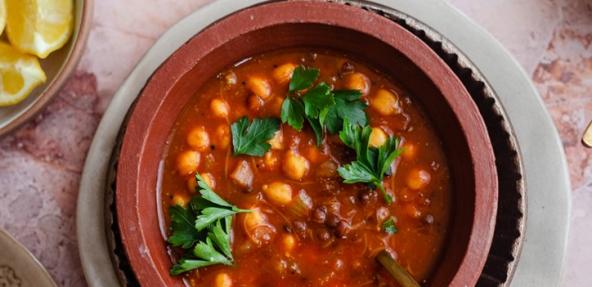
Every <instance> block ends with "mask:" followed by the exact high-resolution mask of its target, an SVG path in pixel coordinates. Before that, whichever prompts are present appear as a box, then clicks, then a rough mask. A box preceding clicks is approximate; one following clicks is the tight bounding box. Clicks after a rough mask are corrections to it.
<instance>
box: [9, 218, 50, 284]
mask: <svg viewBox="0 0 592 287" xmlns="http://www.w3.org/2000/svg"><path fill="white" fill-rule="evenodd" d="M2 240H6V241H8V242H9V244H13V245H15V246H17V247H18V248H19V249H18V252H19V254H21V255H23V256H25V257H26V258H27V259H26V260H27V261H28V263H29V264H31V265H32V266H35V267H37V268H36V269H37V271H38V272H39V273H38V274H39V275H40V276H42V277H43V278H44V279H45V280H44V281H45V283H47V286H52V287H54V286H55V287H57V286H58V285H57V284H56V282H55V280H53V278H52V277H51V275H50V274H49V272H47V269H45V267H44V266H43V264H41V262H39V260H38V259H37V257H35V255H33V253H31V251H29V249H27V248H26V247H25V246H24V245H23V244H22V243H20V242H19V241H18V240H16V238H14V237H13V236H12V234H10V233H8V231H6V230H4V229H2V228H0V241H2ZM21 257H22V256H21ZM8 267H10V266H8ZM11 268H12V267H11ZM30 273H31V272H27V274H30Z"/></svg>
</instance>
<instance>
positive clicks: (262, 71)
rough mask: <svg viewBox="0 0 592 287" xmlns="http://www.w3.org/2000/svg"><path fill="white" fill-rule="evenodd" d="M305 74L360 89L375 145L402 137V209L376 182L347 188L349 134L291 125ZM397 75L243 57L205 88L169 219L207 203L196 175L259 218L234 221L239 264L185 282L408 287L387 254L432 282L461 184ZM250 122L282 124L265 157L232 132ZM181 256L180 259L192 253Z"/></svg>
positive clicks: (169, 164) (303, 55) (174, 161)
mask: <svg viewBox="0 0 592 287" xmlns="http://www.w3.org/2000/svg"><path fill="white" fill-rule="evenodd" d="M298 66H301V67H308V68H316V69H318V71H319V76H318V78H317V79H316V80H315V84H317V83H320V82H324V83H327V85H328V86H330V87H331V88H332V89H333V90H340V89H347V90H357V91H360V93H361V94H362V96H361V98H360V101H361V102H362V103H364V104H366V105H367V108H366V109H365V113H366V115H367V118H368V126H369V127H371V128H372V134H371V135H370V140H369V142H370V143H369V144H370V145H371V146H372V145H374V146H376V147H379V146H380V145H381V144H383V143H384V139H386V138H388V137H396V138H398V139H399V141H400V146H399V147H400V149H401V154H400V156H398V157H397V158H396V159H395V160H394V161H393V163H392V165H391V168H390V171H388V172H387V174H386V176H385V177H384V179H383V181H382V182H383V186H384V189H385V191H386V192H387V193H388V194H390V195H392V198H393V202H392V203H391V204H388V202H387V201H386V200H385V199H384V198H383V195H382V194H381V192H380V190H378V189H377V188H376V185H373V184H365V183H355V184H347V183H344V182H343V180H344V179H343V178H342V177H341V176H340V173H339V172H338V170H337V169H338V168H339V167H342V166H344V165H347V164H348V163H350V162H352V161H353V160H355V159H356V152H355V151H354V150H352V149H351V148H349V147H347V146H346V145H344V143H343V142H342V140H341V139H340V137H339V135H338V134H331V133H326V136H325V137H324V138H323V140H322V143H321V144H320V145H318V144H317V141H316V138H315V134H314V132H313V130H312V129H311V126H310V125H308V123H307V122H306V121H304V124H303V128H302V130H300V131H298V130H297V129H295V128H294V127H292V126H291V125H290V124H288V123H281V121H280V120H279V119H280V118H281V116H282V105H283V104H284V101H285V99H286V97H287V95H288V94H289V92H288V90H289V86H290V81H291V77H292V75H293V74H294V69H295V68H296V67H298ZM394 79H396V75H392V77H391V76H389V75H385V74H382V73H381V72H379V71H377V70H375V69H373V68H371V67H369V66H367V65H365V64H364V63H363V62H360V61H357V60H356V59H355V58H353V57H350V56H348V55H345V54H343V53H340V52H336V51H327V50H322V49H286V50H278V51H274V52H269V53H265V54H262V55H257V56H255V57H252V58H249V59H246V60H244V61H241V62H239V63H237V64H236V65H234V66H232V67H228V68H227V69H226V70H224V71H222V72H220V74H219V75H217V76H216V77H214V78H212V79H210V80H208V81H207V83H206V84H205V85H203V86H202V87H196V92H195V96H194V97H193V98H192V99H191V100H190V102H189V103H188V104H187V107H186V108H185V109H184V110H183V112H182V113H181V114H180V115H179V117H178V118H177V119H176V124H175V127H174V130H173V132H172V134H171V136H170V142H169V145H168V150H167V152H166V154H165V157H164V163H165V164H164V170H163V174H162V175H161V176H162V186H161V190H162V197H161V198H162V208H163V214H164V218H163V219H162V220H163V222H164V224H165V226H167V227H171V215H170V213H169V212H170V208H171V206H177V205H178V206H181V207H185V208H188V206H189V205H190V202H191V199H192V197H195V196H197V195H199V193H197V192H196V181H195V173H198V174H199V175H200V176H201V178H202V179H203V182H205V183H207V184H208V186H209V187H210V188H211V189H212V190H213V191H214V192H215V193H216V194H218V195H219V196H220V197H221V198H223V199H224V200H226V201H227V202H229V203H231V204H232V205H234V206H236V207H238V208H240V209H248V210H250V211H251V212H241V213H237V214H236V215H235V216H234V219H233V220H232V225H231V229H232V231H231V232H230V238H231V239H230V243H231V249H232V257H233V261H232V264H228V265H223V264H215V265H210V266H205V267H202V268H198V269H195V270H192V271H189V272H186V273H184V274H183V275H181V276H183V278H185V279H186V280H187V282H188V283H189V284H190V285H192V286H217V287H230V286H399V285H397V283H396V281H395V280H393V279H392V278H391V277H390V275H389V274H388V273H387V272H386V271H385V270H383V268H382V266H381V265H380V264H379V263H378V262H377V261H376V260H375V256H376V254H377V253H378V252H379V251H381V250H386V251H387V252H388V253H389V254H390V255H391V256H392V257H393V258H394V259H395V260H396V261H397V262H398V263H399V264H400V265H401V266H403V267H404V268H405V269H406V270H407V271H408V272H409V274H411V275H412V276H413V277H414V278H415V280H417V281H418V282H420V283H421V284H426V283H427V282H429V278H430V274H431V273H432V272H433V270H434V269H435V268H436V266H437V264H438V262H439V259H440V254H441V253H442V250H443V248H444V243H445V238H446V233H447V228H448V224H449V219H450V213H451V208H450V207H451V191H452V184H451V179H450V174H449V169H448V165H447V160H446V156H445V154H444V152H443V147H442V144H441V140H440V139H439V138H438V136H437V133H436V131H435V130H434V128H433V126H432V125H431V123H430V120H429V118H428V117H427V116H426V114H425V113H424V112H423V111H422V107H421V104H420V103H419V102H418V101H417V99H416V98H415V97H414V95H412V94H409V92H408V91H406V90H405V89H404V86H403V85H402V84H400V83H397V82H396V81H395V80H394ZM311 89H312V88H307V89H305V90H304V92H306V91H307V90H311ZM304 92H303V93H304ZM301 94H302V93H301ZM301 94H298V95H296V94H295V95H293V96H294V97H295V98H297V97H300V96H301ZM245 116H246V117H247V118H248V119H249V120H252V119H255V118H274V119H278V120H277V121H278V122H280V125H279V131H277V132H275V133H274V136H273V138H272V139H271V140H270V141H269V144H270V147H269V149H268V150H267V151H266V152H265V153H264V154H263V155H262V156H251V155H245V154H241V155H235V154H234V153H233V132H232V130H231V125H232V124H233V123H235V122H237V121H238V120H239V119H241V118H243V117H245ZM197 189H199V187H197ZM387 225H388V227H387ZM171 251H172V254H173V257H174V258H172V261H173V263H175V262H176V261H178V260H180V259H181V258H182V257H183V256H185V255H186V253H187V251H183V249H182V248H179V247H171Z"/></svg>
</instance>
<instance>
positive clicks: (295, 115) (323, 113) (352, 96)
mask: <svg viewBox="0 0 592 287" xmlns="http://www.w3.org/2000/svg"><path fill="white" fill-rule="evenodd" d="M319 74H320V73H319V70H318V69H315V68H306V67H304V66H298V67H297V68H296V69H295V70H294V73H293V74H292V79H291V80H290V85H289V88H288V97H286V99H285V100H284V102H283V104H282V110H281V118H282V122H283V123H288V124H289V125H290V126H292V127H293V128H294V129H296V130H298V131H300V130H302V127H303V126H304V120H306V121H307V122H308V124H309V125H310V127H311V129H312V130H313V132H314V134H315V137H316V141H317V145H320V144H321V143H322V141H323V138H324V136H325V131H328V132H330V133H337V132H339V130H340V129H341V127H342V126H343V120H344V119H349V121H350V122H352V123H355V124H359V125H366V124H367V123H368V119H367V117H366V113H365V112H364V109H366V107H367V106H366V104H365V103H363V102H362V101H361V100H360V98H361V97H362V93H361V92H360V91H356V90H332V89H331V87H330V86H329V85H328V84H327V83H325V82H321V83H319V84H317V85H316V86H314V87H313V86H312V85H313V83H314V82H315V81H316V80H317V78H318V77H319ZM303 90H306V92H305V93H304V94H301V92H302V91H303Z"/></svg>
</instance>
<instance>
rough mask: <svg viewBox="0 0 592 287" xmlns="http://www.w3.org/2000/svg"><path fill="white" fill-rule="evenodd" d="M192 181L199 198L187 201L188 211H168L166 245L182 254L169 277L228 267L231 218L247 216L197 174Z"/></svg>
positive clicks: (181, 208)
mask: <svg viewBox="0 0 592 287" xmlns="http://www.w3.org/2000/svg"><path fill="white" fill-rule="evenodd" d="M195 180H196V181H197V186H198V187H197V188H196V189H197V191H198V192H199V195H198V196H195V197H193V198H192V199H191V203H190V206H189V208H184V207H182V206H178V205H177V206H172V207H171V208H170V209H169V214H170V216H171V221H172V224H171V229H172V235H171V236H170V237H169V239H168V242H169V243H170V244H171V245H172V246H175V247H181V248H183V249H184V250H185V257H184V258H183V259H181V260H179V261H178V262H177V264H175V265H174V266H173V267H172V268H171V270H170V273H171V274H172V275H179V274H181V273H184V272H188V271H191V270H193V269H197V268H201V267H205V266H210V265H215V264H224V265H231V264H232V262H233V257H232V247H231V242H230V240H231V236H230V233H231V232H232V217H233V216H234V214H236V213H239V212H249V210H244V209H240V208H238V207H236V206H234V205H232V204H230V203H228V202H227V201H226V200H224V199H223V198H222V197H220V196H219V195H218V194H216V193H215V192H214V191H213V190H212V189H211V187H210V186H208V185H207V183H206V182H205V181H204V179H203V178H202V177H201V176H200V175H199V174H196V175H195Z"/></svg>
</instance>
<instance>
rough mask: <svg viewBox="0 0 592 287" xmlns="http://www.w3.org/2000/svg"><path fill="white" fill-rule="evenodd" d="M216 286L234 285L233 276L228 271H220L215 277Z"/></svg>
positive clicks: (228, 286) (226, 286)
mask: <svg viewBox="0 0 592 287" xmlns="http://www.w3.org/2000/svg"><path fill="white" fill-rule="evenodd" d="M214 286H215V287H232V278H230V275H228V274H227V273H218V274H216V278H215V279H214Z"/></svg>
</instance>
